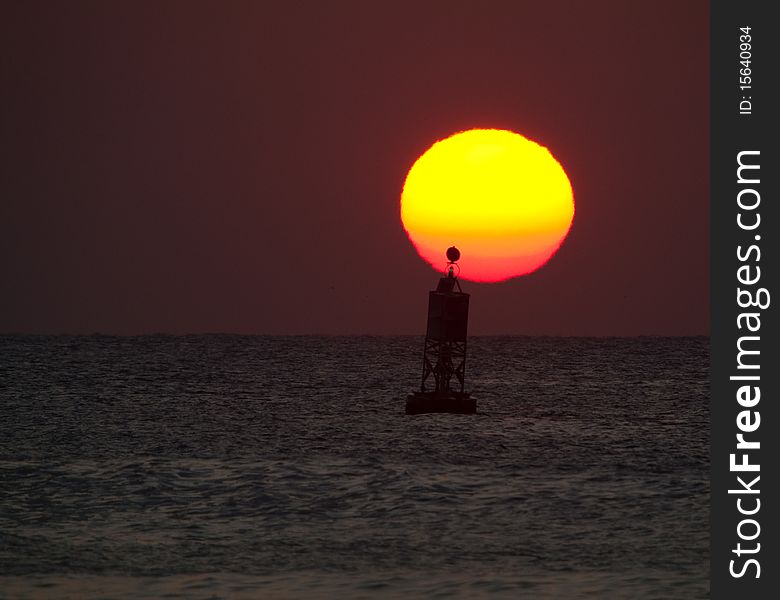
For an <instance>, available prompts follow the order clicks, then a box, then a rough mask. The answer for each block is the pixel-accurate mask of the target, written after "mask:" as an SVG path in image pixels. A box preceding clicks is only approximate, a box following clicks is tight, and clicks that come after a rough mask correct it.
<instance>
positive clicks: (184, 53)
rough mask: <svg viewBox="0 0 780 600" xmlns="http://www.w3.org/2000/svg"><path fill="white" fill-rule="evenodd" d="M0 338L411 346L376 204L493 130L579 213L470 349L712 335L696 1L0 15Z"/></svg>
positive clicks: (476, 321)
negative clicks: (555, 182)
mask: <svg viewBox="0 0 780 600" xmlns="http://www.w3.org/2000/svg"><path fill="white" fill-rule="evenodd" d="M2 13H3V15H2V18H0V81H2V93H0V332H6V333H10V332H18V333H53V334H57V333H85V334H88V333H109V334H143V333H173V334H179V333H207V332H229V333H246V334H422V333H423V332H424V327H425V312H426V307H427V293H428V291H429V290H430V289H433V288H434V287H435V284H436V282H437V278H438V276H439V275H438V274H437V273H436V272H435V271H434V270H433V269H432V268H431V267H430V266H429V265H428V264H427V263H426V262H425V261H423V260H422V259H421V258H420V257H419V256H418V255H417V253H416V251H415V249H414V247H413V246H412V244H411V243H410V242H409V240H408V238H407V236H406V233H405V232H404V230H403V227H402V225H401V221H400V214H399V201H400V194H401V189H402V186H403V182H404V178H405V177H406V174H407V172H408V170H409V168H410V167H411V166H412V164H413V163H414V161H415V160H416V159H417V157H418V156H420V154H422V153H423V152H424V151H425V150H426V149H427V148H428V147H430V146H431V145H432V144H433V143H434V142H435V141H437V140H439V139H442V138H444V137H447V136H449V135H451V134H452V133H455V132H458V131H462V130H466V129H471V128H477V127H485V128H498V129H509V130H512V131H516V132H518V133H521V134H522V135H524V136H526V137H529V138H531V139H533V140H535V141H536V142H538V143H540V144H542V145H544V146H547V147H548V148H549V149H550V150H551V151H552V153H553V154H554V155H555V157H556V158H557V159H558V160H559V161H560V163H561V164H562V165H563V167H564V168H565V170H566V172H567V174H568V176H569V179H570V180H571V183H572V188H573V191H574V199H575V204H576V214H575V217H574V222H573V224H572V228H571V231H570V233H569V235H568V237H567V239H566V240H565V242H564V243H563V245H562V246H561V248H560V250H559V251H558V253H557V254H556V255H555V256H554V257H553V258H552V259H551V260H550V262H548V263H547V264H546V265H545V266H544V267H543V268H542V269H540V270H538V271H536V272H535V273H533V274H531V275H528V276H524V277H521V278H517V279H513V280H510V281H507V282H504V283H499V284H478V283H472V282H464V291H467V292H469V293H470V294H471V305H470V322H469V332H470V334H491V335H493V334H496V335H503V334H507V335H599V336H601V335H707V334H708V332H709V164H708V163H709V8H708V3H707V2H703V1H698V0H695V1H688V2H676V1H669V0H665V1H659V2H642V3H634V2H625V1H618V0H615V1H600V0H596V1H585V0H582V1H567V2H563V1H556V0H550V1H545V2H524V1H514V0H512V1H503V2H499V1H485V2H480V1H469V2H463V1H446V2H445V1H440V2H430V1H424V0H422V1H421V0H417V1H414V2H409V1H398V0H393V1H387V2H365V1H362V2H360V1H350V2H344V1H334V2H314V1H310V2H302V1H298V2H281V1H277V2H259V1H258V2H78V1H74V2H67V3H65V2H45V3H41V2H6V3H4V4H3V8H2Z"/></svg>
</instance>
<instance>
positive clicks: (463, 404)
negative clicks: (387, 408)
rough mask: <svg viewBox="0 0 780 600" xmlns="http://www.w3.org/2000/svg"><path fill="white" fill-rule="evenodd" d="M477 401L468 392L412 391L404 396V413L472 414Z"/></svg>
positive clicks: (475, 410)
mask: <svg viewBox="0 0 780 600" xmlns="http://www.w3.org/2000/svg"><path fill="white" fill-rule="evenodd" d="M476 412H477V401H476V399H475V398H472V397H471V395H470V394H469V393H468V392H446V393H441V392H413V393H411V394H409V395H408V396H407V397H406V414H407V415H419V414H423V413H454V414H459V415H473V414H475V413H476Z"/></svg>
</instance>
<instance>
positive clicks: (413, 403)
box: [406, 246, 477, 415]
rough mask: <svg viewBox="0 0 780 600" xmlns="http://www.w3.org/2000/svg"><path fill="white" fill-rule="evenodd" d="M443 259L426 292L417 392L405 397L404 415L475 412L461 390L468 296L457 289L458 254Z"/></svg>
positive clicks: (472, 401)
mask: <svg viewBox="0 0 780 600" xmlns="http://www.w3.org/2000/svg"><path fill="white" fill-rule="evenodd" d="M447 259H448V263H447V271H446V275H445V276H444V277H442V278H440V279H439V284H438V285H437V286H436V289H435V290H433V291H431V292H429V293H428V327H427V329H426V332H425V345H424V347H423V364H422V381H421V383H420V391H417V392H412V393H411V394H409V395H408V396H407V398H406V414H407V415H416V414H421V413H434V412H444V413H458V414H474V413H476V412H477V401H476V400H475V399H474V398H472V397H471V394H469V393H468V392H466V391H465V386H466V342H467V330H468V320H469V294H466V293H465V292H463V290H462V289H461V287H460V281H458V275H457V273H456V272H455V270H456V269H458V272H460V267H458V265H457V262H458V260H460V251H459V250H458V249H457V248H456V247H455V246H452V247H450V248H448V249H447ZM456 289H457V291H456Z"/></svg>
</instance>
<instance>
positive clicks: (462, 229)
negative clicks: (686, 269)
mask: <svg viewBox="0 0 780 600" xmlns="http://www.w3.org/2000/svg"><path fill="white" fill-rule="evenodd" d="M573 217H574V199H573V195H572V189H571V184H570V183H569V178H568V177H567V176H566V173H565V172H564V170H563V168H562V167H561V165H560V164H559V163H558V161H557V160H555V158H553V156H552V154H550V151H549V150H548V149H547V148H545V147H544V146H540V145H539V144H537V143H536V142H533V141H531V140H529V139H526V138H525V137H523V136H521V135H519V134H517V133H514V132H511V131H504V130H498V129H472V130H469V131H463V132H460V133H456V134H455V135H452V136H450V137H448V138H446V139H444V140H441V141H438V142H436V143H435V144H434V145H433V146H431V147H430V148H429V149H428V150H427V151H426V152H425V153H424V154H423V155H422V156H420V158H418V159H417V161H416V162H415V163H414V165H413V166H412V168H411V169H410V170H409V174H408V175H407V177H406V182H405V183H404V187H403V192H402V194H401V221H402V223H403V226H404V228H405V229H406V232H407V234H408V236H409V239H410V240H411V241H412V243H413V244H414V246H415V248H416V249H417V252H418V253H419V254H420V256H422V257H423V258H424V259H425V260H426V261H428V262H429V263H430V264H431V265H432V266H433V267H434V268H436V269H440V268H441V267H442V266H443V256H444V251H445V250H446V248H448V247H449V246H452V245H453V244H454V245H456V246H457V247H458V248H460V250H461V252H462V254H463V258H462V260H461V261H460V266H461V269H462V270H461V275H460V276H461V277H462V278H463V279H468V280H471V281H484V282H490V281H502V280H505V279H510V278H512V277H517V276H520V275H525V274H527V273H531V272H532V271H535V270H536V269H538V268H539V267H541V266H542V265H543V264H544V263H546V262H547V261H548V260H549V259H550V257H551V256H552V255H553V254H555V252H556V251H557V250H558V248H559V247H560V245H561V243H562V242H563V240H564V238H565V237H566V234H567V233H568V232H569V228H570V227H571V223H572V219H573Z"/></svg>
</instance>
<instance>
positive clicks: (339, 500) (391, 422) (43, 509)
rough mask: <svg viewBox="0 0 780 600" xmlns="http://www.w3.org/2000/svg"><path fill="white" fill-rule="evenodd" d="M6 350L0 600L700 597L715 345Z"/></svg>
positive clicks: (703, 594)
mask: <svg viewBox="0 0 780 600" xmlns="http://www.w3.org/2000/svg"><path fill="white" fill-rule="evenodd" d="M421 357H422V338H420V337H412V336H408V337H371V336H356V337H318V336H300V337H265V336H232V335H193V336H164V335H160V336H141V337H110V336H97V335H96V336H79V337H73V336H52V337H49V336H0V409H1V410H2V412H1V413H0V414H1V417H0V419H1V421H0V597H1V598H58V599H59V598H120V599H125V598H127V599H138V598H161V597H165V598H195V599H198V598H241V599H243V598H345V599H357V598H400V597H408V598H539V599H547V598H563V599H577V598H617V599H620V598H631V599H637V598H642V599H645V598H646V599H650V598H658V599H665V600H669V599H675V598H680V599H683V598H684V599H686V600H690V599H695V598H707V597H708V596H709V494H710V484H709V461H710V456H709V339H708V338H701V337H699V338H657V337H639V338H565V337H558V338H556V337H544V338H539V337H473V338H470V340H469V358H468V364H467V369H466V380H467V389H468V390H471V392H472V395H474V396H475V397H476V398H477V399H478V414H476V415H449V414H436V415H415V416H407V415H405V414H404V400H405V397H406V395H407V393H409V392H411V391H413V390H414V389H417V388H419V383H420V374H421Z"/></svg>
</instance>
